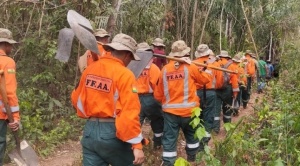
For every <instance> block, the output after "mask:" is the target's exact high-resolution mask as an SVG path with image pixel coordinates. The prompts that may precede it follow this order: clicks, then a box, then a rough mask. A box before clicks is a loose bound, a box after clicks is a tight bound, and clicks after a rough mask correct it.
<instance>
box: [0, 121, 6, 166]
mask: <svg viewBox="0 0 300 166" xmlns="http://www.w3.org/2000/svg"><path fill="white" fill-rule="evenodd" d="M6 132H7V122H6V121H5V120H3V119H1V120H0V166H2V164H3V159H4V155H5V149H6Z"/></svg>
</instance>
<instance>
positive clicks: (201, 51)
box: [195, 44, 212, 58]
mask: <svg viewBox="0 0 300 166" xmlns="http://www.w3.org/2000/svg"><path fill="white" fill-rule="evenodd" d="M211 53H212V50H211V49H209V48H208V45H207V44H200V45H199V46H198V47H197V50H196V51H195V57H196V58H200V57H203V56H209V55H210V54H211Z"/></svg>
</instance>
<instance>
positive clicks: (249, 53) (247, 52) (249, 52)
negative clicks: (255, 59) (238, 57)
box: [245, 50, 253, 56]
mask: <svg viewBox="0 0 300 166" xmlns="http://www.w3.org/2000/svg"><path fill="white" fill-rule="evenodd" d="M247 54H248V55H250V56H252V54H253V53H252V51H251V50H246V52H245V55H247Z"/></svg>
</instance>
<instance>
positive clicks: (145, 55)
mask: <svg viewBox="0 0 300 166" xmlns="http://www.w3.org/2000/svg"><path fill="white" fill-rule="evenodd" d="M136 54H137V55H138V56H139V57H140V59H141V60H140V61H135V60H132V61H130V63H129V64H128V66H127V68H128V69H130V70H131V71H132V72H133V74H134V76H135V78H138V77H139V76H140V75H141V73H142V72H143V70H144V69H145V67H146V66H147V65H148V64H149V62H150V60H151V59H152V58H153V53H152V52H150V51H139V50H138V51H136Z"/></svg>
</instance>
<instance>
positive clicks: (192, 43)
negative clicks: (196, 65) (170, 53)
mask: <svg viewBox="0 0 300 166" xmlns="http://www.w3.org/2000/svg"><path fill="white" fill-rule="evenodd" d="M197 2H198V0H195V3H194V11H193V21H192V30H191V32H192V33H191V35H192V41H191V59H194V54H193V52H194V38H195V37H194V36H195V17H196V12H197V7H198V3H197Z"/></svg>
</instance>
